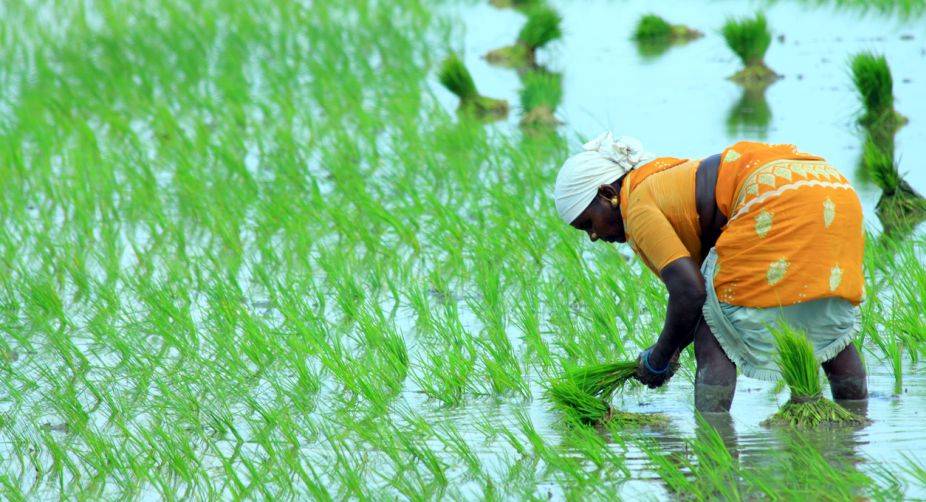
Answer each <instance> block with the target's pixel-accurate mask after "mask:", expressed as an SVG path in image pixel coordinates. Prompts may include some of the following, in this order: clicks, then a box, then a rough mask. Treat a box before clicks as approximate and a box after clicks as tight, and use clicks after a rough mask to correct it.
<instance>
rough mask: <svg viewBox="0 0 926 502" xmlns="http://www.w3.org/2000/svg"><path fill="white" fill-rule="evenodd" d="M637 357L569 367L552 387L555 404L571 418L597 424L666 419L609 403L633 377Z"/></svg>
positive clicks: (651, 421)
mask: <svg viewBox="0 0 926 502" xmlns="http://www.w3.org/2000/svg"><path fill="white" fill-rule="evenodd" d="M636 370H637V363H636V361H624V362H618V363H604V364H594V365H591V366H586V367H583V368H577V369H573V370H570V371H567V372H566V374H565V375H563V376H562V377H560V378H559V379H557V380H555V381H554V382H553V383H552V384H551V385H550V388H549V391H548V393H549V396H550V399H551V401H552V402H553V406H554V408H556V409H557V410H559V411H560V412H562V413H563V414H564V415H565V416H566V418H567V421H568V422H576V423H581V424H596V423H602V422H609V421H610V422H617V423H621V424H627V425H651V424H659V423H664V422H665V420H666V419H665V417H663V416H661V415H655V414H647V413H628V412H622V411H619V410H614V409H612V408H611V406H610V405H609V404H608V401H610V399H611V397H612V396H613V395H614V392H615V391H617V389H619V388H621V387H623V386H624V384H625V383H627V381H628V380H630V379H631V378H633V375H634V373H636Z"/></svg>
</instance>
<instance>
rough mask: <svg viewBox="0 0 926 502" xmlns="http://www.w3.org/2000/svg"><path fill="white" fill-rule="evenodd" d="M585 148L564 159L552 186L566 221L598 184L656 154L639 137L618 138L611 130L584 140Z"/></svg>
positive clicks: (588, 199)
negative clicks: (586, 141)
mask: <svg viewBox="0 0 926 502" xmlns="http://www.w3.org/2000/svg"><path fill="white" fill-rule="evenodd" d="M582 149H583V151H582V152H580V153H577V154H575V155H573V156H571V157H569V158H568V159H566V162H564V163H563V166H562V167H561V168H560V171H559V174H558V175H557V176H556V184H555V186H554V189H553V198H554V200H555V202H556V210H557V212H558V213H559V216H560V218H562V219H563V221H564V222H565V223H567V224H569V223H572V222H573V221H574V220H575V219H576V218H577V217H578V216H579V215H580V214H582V211H585V208H587V207H588V205H589V204H591V202H592V201H593V200H595V195H596V194H597V193H598V187H599V186H601V185H608V184H611V183H614V182H615V181H617V180H618V179H620V177H621V176H624V175H625V174H627V173H628V172H630V171H631V170H633V169H634V168H636V167H638V166H641V165H643V164H645V163H647V162H649V161H650V160H652V159H653V158H654V155H653V154H651V153H649V152H647V151H646V150H644V149H643V144H642V143H640V141H639V140H638V139H635V138H631V137H628V136H621V137H619V138H617V139H615V138H614V137H613V136H612V135H611V133H610V132H605V133H602V134H601V135H599V136H598V137H597V138H595V139H593V140H591V141H589V142H588V143H585V144H584V145H582Z"/></svg>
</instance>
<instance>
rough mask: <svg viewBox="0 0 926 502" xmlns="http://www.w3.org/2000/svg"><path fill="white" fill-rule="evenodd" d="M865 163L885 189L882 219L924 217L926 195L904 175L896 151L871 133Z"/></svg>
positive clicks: (880, 207) (880, 211)
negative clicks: (891, 149) (925, 197)
mask: <svg viewBox="0 0 926 502" xmlns="http://www.w3.org/2000/svg"><path fill="white" fill-rule="evenodd" d="M862 163H863V164H864V166H865V168H866V170H867V173H868V175H869V176H870V177H871V179H872V180H873V181H874V182H875V184H876V185H878V187H879V188H880V189H881V198H880V199H879V200H878V204H877V207H876V209H877V212H878V215H879V216H880V217H881V218H882V219H884V220H904V219H910V218H914V219H921V218H922V217H923V215H926V199H923V196H922V195H920V194H919V193H918V192H917V191H916V190H914V189H913V187H912V186H910V184H909V183H907V181H906V180H905V179H903V177H902V176H901V175H900V170H899V169H898V167H897V163H896V162H895V161H894V152H893V151H887V150H886V149H885V148H882V147H881V146H880V145H879V144H878V142H877V141H875V139H874V137H872V136H869V137H868V138H867V139H866V140H865V146H864V147H863V150H862Z"/></svg>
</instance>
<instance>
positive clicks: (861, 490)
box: [643, 402, 899, 500]
mask: <svg viewBox="0 0 926 502" xmlns="http://www.w3.org/2000/svg"><path fill="white" fill-rule="evenodd" d="M853 406H854V407H853V408H852V409H851V411H853V412H855V413H859V414H863V415H864V414H865V412H866V407H865V403H864V402H860V403H856V404H854V405H853ZM696 419H697V424H696V428H695V436H694V438H693V439H680V438H678V437H674V436H673V435H672V434H664V435H659V436H655V437H653V438H652V439H650V438H647V443H646V444H645V445H644V446H643V449H644V451H645V452H646V454H647V456H648V458H649V460H650V462H651V463H652V464H653V468H654V469H655V470H656V472H657V473H658V475H659V478H660V481H661V482H662V483H663V484H664V486H665V488H666V489H667V490H669V491H670V492H674V493H677V494H679V495H683V496H686V497H687V496H692V497H694V498H696V499H715V498H721V499H741V498H753V497H776V498H779V497H781V498H786V499H789V498H801V497H807V496H810V495H811V494H813V495H815V496H818V495H820V494H827V495H830V494H831V495H832V496H833V499H835V500H852V499H856V498H858V497H864V496H866V495H871V494H872V493H871V492H873V491H878V492H879V494H882V495H883V494H884V493H882V492H883V491H884V490H892V489H893V490H896V492H894V491H890V493H895V494H898V493H899V485H895V484H893V483H891V482H887V483H883V482H879V483H876V482H875V480H873V479H872V478H871V477H869V475H867V474H865V473H863V472H861V471H860V470H859V467H860V466H861V465H862V464H863V462H864V461H865V458H864V457H863V456H862V455H860V454H859V453H858V448H859V447H860V446H863V445H864V442H861V441H860V440H859V437H861V435H860V434H858V431H859V429H858V428H853V427H831V428H827V427H821V428H816V429H813V430H800V429H795V428H791V427H781V428H778V427H776V428H772V429H770V430H766V431H762V432H757V433H753V434H750V435H747V436H745V437H740V436H738V435H737V433H736V429H735V427H734V424H733V421H732V419H731V417H730V415H729V414H727V413H717V414H707V415H698V416H697V417H696ZM879 481H884V480H879ZM884 487H887V488H884Z"/></svg>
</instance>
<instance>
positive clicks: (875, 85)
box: [851, 52, 907, 132]
mask: <svg viewBox="0 0 926 502" xmlns="http://www.w3.org/2000/svg"><path fill="white" fill-rule="evenodd" d="M851 66H852V81H853V82H854V83H855V88H856V89H858V93H859V95H860V96H861V98H862V105H863V106H864V108H865V109H864V112H863V113H862V115H861V117H859V123H860V124H862V125H864V126H866V127H877V128H885V129H888V130H890V131H892V132H893V131H896V130H897V129H899V128H900V126H902V125H904V124H906V123H907V118H906V117H904V116H903V115H901V114H899V113H897V111H896V110H895V109H894V79H893V78H892V77H891V68H890V67H889V66H888V64H887V59H886V58H885V57H884V55H882V54H874V53H871V52H862V53H859V54H856V55H855V56H854V57H853V58H852V61H851Z"/></svg>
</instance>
